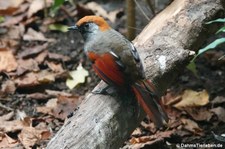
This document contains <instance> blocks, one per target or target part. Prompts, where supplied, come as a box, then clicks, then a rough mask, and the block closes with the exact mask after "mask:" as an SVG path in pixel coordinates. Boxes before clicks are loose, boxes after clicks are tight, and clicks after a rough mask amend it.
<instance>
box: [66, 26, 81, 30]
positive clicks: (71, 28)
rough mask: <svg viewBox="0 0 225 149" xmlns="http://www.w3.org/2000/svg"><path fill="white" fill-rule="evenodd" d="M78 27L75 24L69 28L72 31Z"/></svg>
mask: <svg viewBox="0 0 225 149" xmlns="http://www.w3.org/2000/svg"><path fill="white" fill-rule="evenodd" d="M78 29H79V28H78V26H77V25H73V26H70V27H68V30H69V31H72V30H78Z"/></svg>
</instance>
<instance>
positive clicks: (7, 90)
mask: <svg viewBox="0 0 225 149" xmlns="http://www.w3.org/2000/svg"><path fill="white" fill-rule="evenodd" d="M1 91H2V93H4V94H13V93H14V92H15V91H16V85H15V83H14V82H13V81H12V80H7V81H5V82H3V83H2V87H1Z"/></svg>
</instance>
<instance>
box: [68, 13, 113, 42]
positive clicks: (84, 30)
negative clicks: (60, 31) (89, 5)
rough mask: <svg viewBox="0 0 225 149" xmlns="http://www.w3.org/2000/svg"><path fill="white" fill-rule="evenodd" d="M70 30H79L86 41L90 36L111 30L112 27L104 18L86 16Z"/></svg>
mask: <svg viewBox="0 0 225 149" xmlns="http://www.w3.org/2000/svg"><path fill="white" fill-rule="evenodd" d="M68 29H69V30H78V31H79V32H80V33H81V34H82V36H83V38H84V39H85V40H86V39H88V38H89V37H90V36H94V35H96V34H97V33H98V32H99V31H100V32H105V31H107V30H109V29H110V26H109V25H108V23H107V22H106V21H105V20H104V19H103V18H102V17H99V16H85V17H83V18H81V19H80V20H79V21H78V22H77V23H76V24H75V25H74V26H71V27H69V28H68Z"/></svg>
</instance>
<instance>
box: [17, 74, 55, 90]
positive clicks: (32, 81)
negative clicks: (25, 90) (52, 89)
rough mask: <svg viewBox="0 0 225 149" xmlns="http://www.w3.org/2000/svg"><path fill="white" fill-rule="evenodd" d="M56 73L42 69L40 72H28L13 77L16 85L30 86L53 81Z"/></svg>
mask: <svg viewBox="0 0 225 149" xmlns="http://www.w3.org/2000/svg"><path fill="white" fill-rule="evenodd" d="M56 75H57V74H56V73H53V72H49V71H48V70H42V71H40V72H29V73H26V74H24V75H23V76H20V77H17V78H15V79H14V82H15V83H16V84H17V87H32V86H36V85H40V84H47V83H51V82H54V81H55V77H56Z"/></svg>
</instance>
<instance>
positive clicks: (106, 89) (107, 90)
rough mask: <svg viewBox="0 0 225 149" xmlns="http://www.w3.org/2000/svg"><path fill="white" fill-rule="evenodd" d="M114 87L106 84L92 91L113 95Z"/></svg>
mask: <svg viewBox="0 0 225 149" xmlns="http://www.w3.org/2000/svg"><path fill="white" fill-rule="evenodd" d="M114 92H115V91H114V88H113V87H111V86H109V85H107V86H106V87H104V88H100V89H98V90H95V91H92V93H93V94H103V95H113V94H114Z"/></svg>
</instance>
